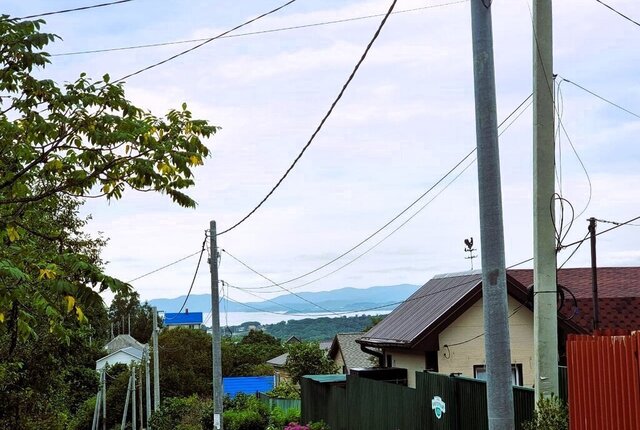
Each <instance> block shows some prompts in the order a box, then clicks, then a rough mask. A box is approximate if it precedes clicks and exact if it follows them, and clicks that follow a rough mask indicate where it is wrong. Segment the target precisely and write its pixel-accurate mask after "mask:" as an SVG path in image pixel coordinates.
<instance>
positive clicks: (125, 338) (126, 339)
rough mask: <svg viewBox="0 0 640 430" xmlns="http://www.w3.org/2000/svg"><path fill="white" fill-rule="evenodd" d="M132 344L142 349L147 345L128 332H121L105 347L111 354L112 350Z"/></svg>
mask: <svg viewBox="0 0 640 430" xmlns="http://www.w3.org/2000/svg"><path fill="white" fill-rule="evenodd" d="M130 346H131V347H134V348H136V349H138V350H140V351H142V350H143V349H144V348H145V346H146V345H145V344H142V343H140V342H138V341H137V340H136V339H134V337H133V336H130V335H128V334H119V335H118V336H116V337H114V338H113V339H111V340H110V341H109V343H107V345H106V346H105V349H106V350H107V353H109V354H111V353H112V352H116V351H118V350H120V349H124V348H128V347H130Z"/></svg>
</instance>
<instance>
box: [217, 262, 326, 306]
mask: <svg viewBox="0 0 640 430" xmlns="http://www.w3.org/2000/svg"><path fill="white" fill-rule="evenodd" d="M220 250H221V251H222V252H224V253H225V254H227V255H228V256H229V257H231V258H233V259H234V260H235V261H237V262H238V263H240V264H241V265H243V266H244V267H246V268H247V269H249V270H250V271H251V272H253V273H255V274H256V275H258V276H260V277H261V278H263V279H265V280H267V281H269V282H271V283H272V284H273V285H274V286H276V287H278V288H280V289H281V290H282V291H286V292H287V293H289V294H293V295H294V296H296V297H297V298H299V299H300V300H303V301H305V302H307V303H309V304H310V305H313V306H315V307H317V308H318V309H322V310H323V311H325V312H329V313H331V314H334V315H337V314H336V313H335V312H333V311H332V310H329V309H327V308H325V307H323V306H321V305H319V304H317V303H314V302H312V301H311V300H309V299H306V298H304V297H302V296H301V295H300V294H298V293H294V292H293V291H291V290H288V289H287V288H286V287H283V286H282V285H280V284H278V283H277V282H275V281H273V280H271V279H270V278H268V277H267V276H265V275H263V274H262V273H260V272H258V271H257V270H255V269H254V268H252V267H250V266H249V265H247V263H245V262H244V261H242V260H240V259H239V258H237V257H235V256H234V255H233V254H231V253H229V252H228V251H226V250H224V249H220ZM281 306H282V305H281Z"/></svg>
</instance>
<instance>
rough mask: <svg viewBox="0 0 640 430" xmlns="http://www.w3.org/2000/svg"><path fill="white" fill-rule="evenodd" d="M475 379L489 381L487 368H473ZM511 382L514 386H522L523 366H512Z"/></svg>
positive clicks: (481, 365)
mask: <svg viewBox="0 0 640 430" xmlns="http://www.w3.org/2000/svg"><path fill="white" fill-rule="evenodd" d="M473 377H474V378H476V379H480V380H481V381H486V380H487V368H486V366H485V365H483V364H480V365H476V366H473ZM511 381H512V383H513V385H519V386H522V364H519V363H516V364H512V365H511Z"/></svg>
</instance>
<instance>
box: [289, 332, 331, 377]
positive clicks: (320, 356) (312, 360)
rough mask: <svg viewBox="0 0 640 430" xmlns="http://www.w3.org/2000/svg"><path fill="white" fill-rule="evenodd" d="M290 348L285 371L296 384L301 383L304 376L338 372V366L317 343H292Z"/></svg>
mask: <svg viewBox="0 0 640 430" xmlns="http://www.w3.org/2000/svg"><path fill="white" fill-rule="evenodd" d="M288 348H289V356H288V357H287V362H286V364H285V370H286V371H287V372H288V373H289V375H291V380H292V381H293V383H295V384H297V383H298V382H300V378H302V377H303V376H304V375H324V374H330V373H336V372H337V371H338V367H337V366H336V364H335V363H334V362H333V360H331V359H329V357H327V354H326V352H325V351H323V350H322V349H320V345H319V344H318V343H317V342H302V343H292V344H289V345H288Z"/></svg>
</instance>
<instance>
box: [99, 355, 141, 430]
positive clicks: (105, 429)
mask: <svg viewBox="0 0 640 430" xmlns="http://www.w3.org/2000/svg"><path fill="white" fill-rule="evenodd" d="M150 362H151V360H150V359H149V345H147V346H145V347H144V388H145V391H146V396H147V420H146V421H145V423H146V427H147V428H149V416H151V379H150V377H149V364H151V363H150ZM105 430H106V429H105Z"/></svg>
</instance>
